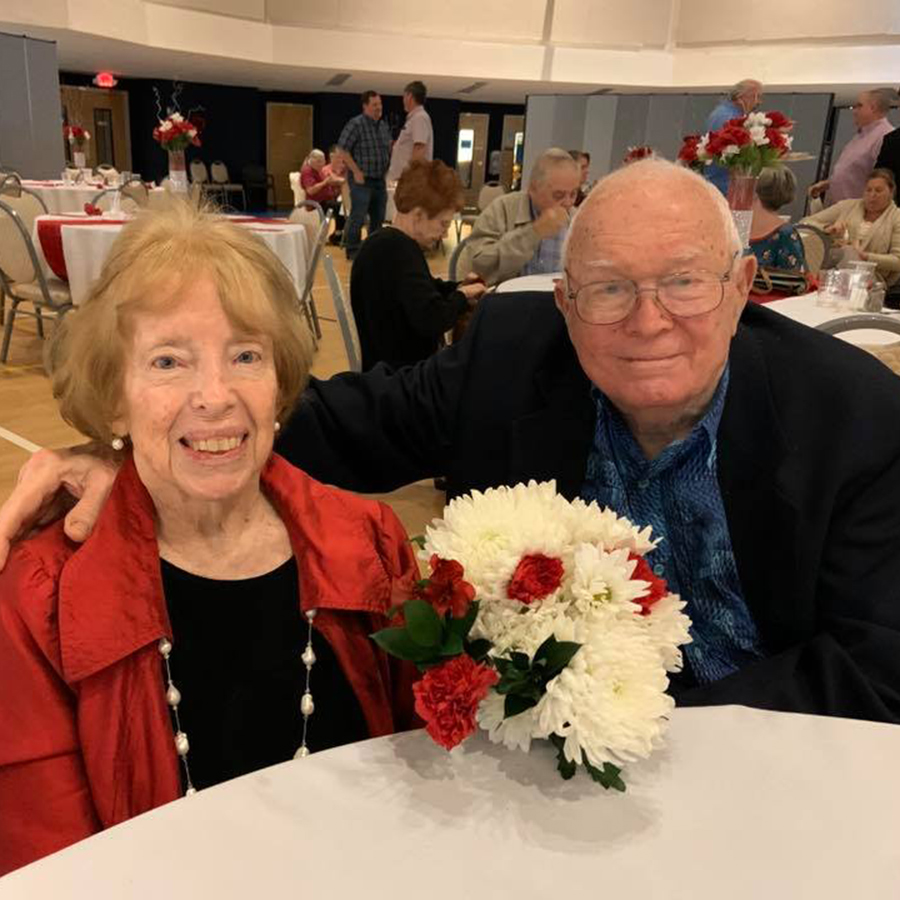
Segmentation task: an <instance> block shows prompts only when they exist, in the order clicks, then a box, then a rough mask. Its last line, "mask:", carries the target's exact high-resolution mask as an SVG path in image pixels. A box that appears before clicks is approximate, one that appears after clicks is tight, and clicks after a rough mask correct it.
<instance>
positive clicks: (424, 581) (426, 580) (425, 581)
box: [416, 578, 431, 591]
mask: <svg viewBox="0 0 900 900" xmlns="http://www.w3.org/2000/svg"><path fill="white" fill-rule="evenodd" d="M429 584H431V579H430V578H420V579H419V580H418V581H417V582H416V587H417V588H418V589H419V590H420V591H424V590H425V588H427V587H428V585H429Z"/></svg>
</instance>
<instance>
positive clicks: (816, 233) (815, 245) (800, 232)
mask: <svg viewBox="0 0 900 900" xmlns="http://www.w3.org/2000/svg"><path fill="white" fill-rule="evenodd" d="M794 230H795V231H796V232H797V236H798V237H799V238H800V240H801V242H802V243H803V255H804V256H805V257H806V268H807V271H808V272H809V273H810V275H818V274H819V272H820V271H821V270H822V269H828V268H831V235H830V234H826V233H825V232H824V231H822V229H821V228H817V227H816V226H815V225H795V226H794Z"/></svg>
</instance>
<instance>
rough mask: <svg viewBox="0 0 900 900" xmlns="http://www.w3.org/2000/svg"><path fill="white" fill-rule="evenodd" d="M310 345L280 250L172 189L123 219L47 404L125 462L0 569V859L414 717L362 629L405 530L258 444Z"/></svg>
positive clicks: (379, 620)
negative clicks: (89, 503) (179, 200)
mask: <svg viewBox="0 0 900 900" xmlns="http://www.w3.org/2000/svg"><path fill="white" fill-rule="evenodd" d="M311 356H312V354H311V344H310V338H309V334H308V332H307V330H306V329H305V327H304V325H303V323H302V321H301V318H300V314H299V305H298V303H297V297H296V294H295V291H294V289H293V285H292V282H291V280H290V278H289V276H288V275H287V273H286V271H285V270H284V268H283V267H282V265H281V264H280V263H279V262H278V260H277V259H276V258H275V257H274V256H272V254H271V253H270V252H269V251H268V249H267V248H266V247H265V245H264V244H262V243H261V242H260V241H259V240H258V239H257V238H255V237H254V236H253V235H252V234H251V233H250V232H248V231H245V230H243V229H241V228H240V227H238V226H235V225H233V224H230V223H228V222H227V221H226V220H224V219H216V218H212V217H210V216H209V215H206V214H205V213H202V212H196V211H192V210H191V209H190V208H189V206H188V205H187V204H178V205H177V206H176V207H174V208H172V209H169V210H165V211H162V212H160V213H147V214H144V215H143V216H142V217H140V218H139V219H138V220H137V221H136V222H134V223H133V224H130V225H128V226H127V227H126V228H125V229H123V231H122V234H121V237H120V238H119V240H118V241H117V243H116V245H115V247H114V249H113V251H112V253H111V255H110V257H109V259H108V261H107V263H106V265H105V266H104V269H103V273H102V275H101V277H100V279H99V281H98V283H97V285H96V286H95V288H94V290H93V292H92V294H91V296H90V298H89V299H88V300H87V302H86V303H85V304H84V305H83V306H82V307H80V308H79V310H78V312H77V313H76V314H73V315H71V316H70V317H67V319H66V320H65V322H64V323H63V324H62V325H61V326H60V328H59V330H58V332H57V335H56V337H55V339H54V345H53V347H52V351H51V363H52V366H51V368H52V379H53V389H54V393H55V395H56V396H57V398H58V400H59V403H60V408H61V411H62V414H63V416H64V417H65V418H66V420H67V421H69V422H70V423H71V424H73V425H74V426H75V427H76V428H78V429H79V430H80V431H82V432H83V433H84V434H86V435H89V436H90V437H92V438H94V439H95V440H98V441H103V442H107V443H109V444H111V445H112V448H113V450H114V452H115V453H116V455H117V456H118V457H119V458H120V459H119V461H120V462H121V468H120V470H119V474H118V477H117V479H116V482H115V486H114V487H113V490H112V493H111V495H110V500H109V502H108V503H107V504H106V506H105V507H104V509H103V512H102V514H101V516H100V519H99V520H98V522H97V525H96V527H95V529H94V531H93V533H92V535H91V537H90V538H89V539H88V540H87V541H86V542H85V543H84V544H83V545H80V546H79V545H76V544H74V543H72V542H70V541H69V540H68V539H67V538H66V537H65V535H64V532H63V529H62V523H61V522H60V523H57V524H56V525H53V526H50V527H48V528H46V529H45V530H44V531H43V532H41V533H39V534H38V535H37V536H36V537H33V538H32V539H30V540H28V541H25V542H24V543H22V544H21V545H18V546H17V547H16V549H15V550H14V551H13V553H12V555H11V557H10V560H9V562H8V564H7V566H6V568H5V570H4V571H3V572H2V574H0V684H3V685H4V686H5V687H4V690H3V702H2V704H0V809H2V811H3V812H2V815H0V874H2V873H3V872H6V871H9V870H11V869H14V868H16V867H18V866H21V865H23V864H25V863H28V862H30V861H32V860H34V859H36V858H38V857H40V856H43V855H44V854H47V853H50V852H52V851H55V850H58V849H59V848H61V847H64V846H66V845H67V844H71V843H72V842H74V841H77V840H79V839H81V838H84V837H86V836H87V835H90V834H92V833H93V832H96V831H98V830H100V829H103V828H107V827H109V826H111V825H115V824H116V823H118V822H122V821H123V820H125V819H128V818H130V817H131V816H135V815H137V814H138V813H142V812H144V811H146V810H149V809H152V808H154V807H156V806H159V805H160V804H163V803H167V802H168V801H170V800H174V799H176V798H177V797H179V796H181V795H182V794H183V793H188V794H190V793H193V792H194V791H195V790H196V789H198V788H199V789H202V788H205V787H207V786H209V785H214V784H216V783H218V782H221V781H224V780H225V779H229V778H233V777H235V776H238V775H241V774H243V773H246V772H252V771H254V770H256V769H259V768H261V767H263V766H268V765H272V764H274V763H278V762H283V761H286V760H289V759H291V758H292V757H304V756H307V755H308V754H309V752H310V751H314V750H318V749H324V748H327V747H333V746H336V745H339V744H343V743H346V742H349V741H355V740H360V739H364V738H368V737H370V736H375V735H383V734H389V733H391V732H393V731H395V730H397V729H402V728H404V727H408V726H409V724H410V722H411V718H412V711H411V707H412V697H411V687H410V685H411V680H412V679H411V673H410V671H409V670H408V668H406V667H404V666H397V665H395V664H394V663H393V662H392V661H389V660H388V659H387V658H386V657H385V656H384V655H383V654H382V653H381V652H380V651H379V650H378V649H377V648H376V646H375V645H374V644H373V643H372V642H371V641H370V639H369V637H368V635H369V634H370V633H371V632H372V631H373V630H375V629H376V628H379V627H382V626H383V625H384V624H385V622H386V618H385V612H386V611H387V610H388V608H389V607H390V606H391V605H393V604H394V603H395V602H396V601H397V600H399V599H400V598H401V597H402V596H404V593H405V592H406V591H407V590H408V589H409V588H410V587H411V584H412V580H413V578H414V577H415V573H416V567H415V562H414V558H413V556H412V554H411V551H410V546H409V543H408V541H407V539H406V535H405V533H404V531H403V528H402V526H401V525H400V523H399V522H398V520H397V519H396V517H395V516H394V515H393V513H392V512H391V511H390V510H389V509H388V508H387V507H385V506H383V505H381V504H379V503H377V502H373V501H370V500H363V499H360V498H357V497H354V496H352V495H350V494H347V493H344V492H342V491H339V490H336V489H334V488H328V487H325V486H324V485H321V484H319V483H317V482H315V481H313V480H312V479H311V478H309V477H308V476H307V475H305V474H304V473H303V472H300V471H299V470H297V469H295V468H293V467H292V466H290V465H288V464H287V463H286V462H285V461H284V460H282V459H281V458H280V457H278V456H276V455H274V454H273V453H272V442H273V436H274V434H275V432H276V431H278V429H279V427H280V425H279V423H283V422H284V420H285V416H286V414H287V412H288V411H289V410H291V409H292V408H293V407H294V405H295V403H296V401H297V398H298V395H299V393H300V392H301V390H302V389H303V387H304V384H305V382H306V380H307V373H308V370H309V366H310V362H311ZM313 698H315V703H313ZM188 736H189V737H190V740H189V739H188Z"/></svg>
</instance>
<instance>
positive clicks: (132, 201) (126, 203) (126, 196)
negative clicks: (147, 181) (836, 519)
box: [91, 185, 148, 214]
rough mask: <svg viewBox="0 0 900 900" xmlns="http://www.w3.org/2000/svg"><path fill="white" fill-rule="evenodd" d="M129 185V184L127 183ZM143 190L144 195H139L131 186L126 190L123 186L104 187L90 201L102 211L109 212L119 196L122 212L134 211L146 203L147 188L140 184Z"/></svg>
mask: <svg viewBox="0 0 900 900" xmlns="http://www.w3.org/2000/svg"><path fill="white" fill-rule="evenodd" d="M129 187H131V185H129ZM141 187H142V188H143V190H144V196H143V197H140V195H139V194H138V192H137V190H136V189H135V188H132V189H131V190H130V191H126V190H125V188H124V187H120V188H118V187H110V188H104V189H103V190H102V191H100V193H98V194H97V195H96V196H95V197H93V198H92V199H91V203H92V204H93V205H94V206H96V207H97V208H98V209H102V210H103V212H110V210H112V208H113V206H114V205H115V202H116V197H117V196H118V198H119V210H120V211H121V212H123V213H129V214H130V213H136V212H137V211H138V209H140V208H141V207H142V206H146V205H147V203H148V195H147V189H146V188H145V187H144V186H143V185H141Z"/></svg>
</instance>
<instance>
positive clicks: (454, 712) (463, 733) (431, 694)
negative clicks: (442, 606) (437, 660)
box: [413, 653, 498, 750]
mask: <svg viewBox="0 0 900 900" xmlns="http://www.w3.org/2000/svg"><path fill="white" fill-rule="evenodd" d="M497 681H498V676H497V673H496V672H495V671H494V670H493V669H491V668H489V667H488V666H485V665H482V664H480V663H476V662H475V661H474V660H473V659H472V657H471V656H468V655H466V654H465V653H464V654H463V655H462V656H457V657H454V658H453V659H451V660H450V661H449V662H445V663H442V664H441V665H439V666H436V667H435V668H433V669H429V670H428V671H427V672H426V673H425V675H424V677H423V678H422V679H421V680H420V681H417V682H416V683H415V684H414V685H413V694H414V695H415V698H416V712H417V713H418V714H419V715H420V716H421V717H422V720H423V721H424V722H425V730H426V731H427V732H428V734H429V735H430V736H431V738H432V740H433V741H434V742H435V743H436V744H440V745H441V746H442V747H445V748H446V749H447V750H452V749H453V748H454V747H455V746H456V745H457V744H459V743H460V742H461V741H464V740H465V739H466V738H467V737H468V736H469V735H470V734H471V733H472V732H473V731H474V730H475V728H476V722H475V713H476V711H477V709H478V704H479V703H481V701H482V700H483V699H484V698H485V697H486V696H487V692H488V691H489V690H490V689H491V687H493V685H495V684H496V683H497Z"/></svg>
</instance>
